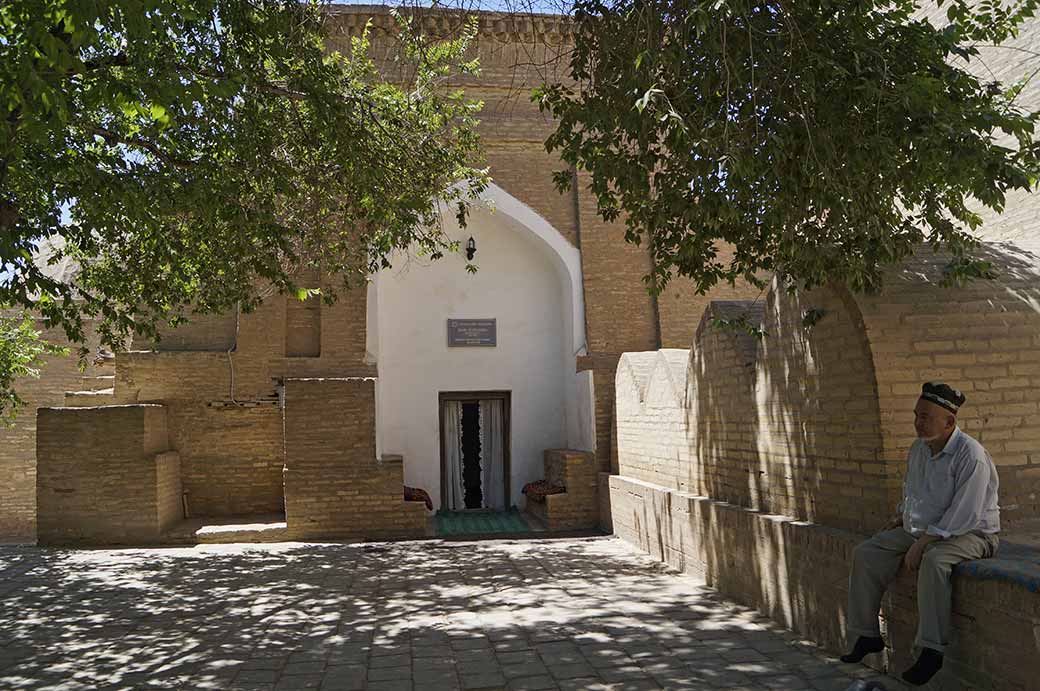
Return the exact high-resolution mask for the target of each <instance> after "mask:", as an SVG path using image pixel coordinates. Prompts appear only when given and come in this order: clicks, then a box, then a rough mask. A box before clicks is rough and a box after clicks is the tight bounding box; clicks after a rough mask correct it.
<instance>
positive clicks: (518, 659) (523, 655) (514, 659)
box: [495, 650, 542, 665]
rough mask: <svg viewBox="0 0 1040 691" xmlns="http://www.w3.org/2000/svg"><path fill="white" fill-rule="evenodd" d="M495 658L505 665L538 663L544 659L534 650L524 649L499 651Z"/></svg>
mask: <svg viewBox="0 0 1040 691" xmlns="http://www.w3.org/2000/svg"><path fill="white" fill-rule="evenodd" d="M495 659H496V660H498V661H499V663H501V664H503V665H538V664H541V662H542V660H541V658H540V657H539V656H538V653H536V652H534V651H533V650H522V651H517V652H512V653H497V654H496V655H495Z"/></svg>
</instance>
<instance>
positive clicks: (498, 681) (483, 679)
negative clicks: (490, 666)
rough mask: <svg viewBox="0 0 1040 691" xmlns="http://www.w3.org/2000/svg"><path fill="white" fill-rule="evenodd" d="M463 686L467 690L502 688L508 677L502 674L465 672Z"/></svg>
mask: <svg viewBox="0 0 1040 691" xmlns="http://www.w3.org/2000/svg"><path fill="white" fill-rule="evenodd" d="M461 676H462V688H463V689H465V690H466V691H478V690H479V689H501V688H503V687H504V686H505V685H506V678H505V677H503V676H502V675H501V674H463V675H461Z"/></svg>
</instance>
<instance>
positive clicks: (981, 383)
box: [857, 243, 1040, 526]
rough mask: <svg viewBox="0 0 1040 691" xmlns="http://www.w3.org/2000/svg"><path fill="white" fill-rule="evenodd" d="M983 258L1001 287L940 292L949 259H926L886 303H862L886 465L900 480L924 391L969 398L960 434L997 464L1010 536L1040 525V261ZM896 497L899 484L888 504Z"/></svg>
mask: <svg viewBox="0 0 1040 691" xmlns="http://www.w3.org/2000/svg"><path fill="white" fill-rule="evenodd" d="M984 256H986V258H988V259H989V260H990V261H992V262H993V263H994V265H995V266H996V267H997V268H998V270H1000V271H1001V277H1000V278H999V279H998V280H997V281H995V282H986V281H982V282H976V283H974V284H970V285H968V286H966V287H962V288H941V287H939V286H938V285H937V283H938V281H939V280H940V278H941V275H942V267H943V265H944V264H945V259H944V258H943V257H937V256H935V255H933V254H931V253H929V252H926V251H923V252H921V253H920V254H919V255H918V257H917V258H916V260H915V261H913V262H911V263H909V264H908V265H907V266H905V267H902V268H901V269H900V270H898V271H893V272H891V274H890V275H889V276H888V278H887V281H888V283H887V284H888V286H889V289H888V290H886V291H885V292H884V293H883V294H882V295H879V296H862V297H857V302H858V304H859V306H860V308H861V310H862V315H863V321H864V326H865V329H866V332H867V337H868V338H869V339H870V347H871V351H872V353H873V357H874V366H875V370H876V372H877V391H878V401H879V407H880V410H881V419H882V434H883V438H884V449H883V459H884V460H885V462H886V463H887V464H888V465H889V466H890V467H894V468H896V469H897V471H898V473H900V474H901V472H902V469H903V467H904V465H905V461H906V454H907V450H908V449H909V445H910V443H911V442H912V441H913V426H912V425H913V414H912V411H913V406H914V403H915V401H916V399H917V397H918V395H919V394H920V391H921V388H920V387H921V382H923V381H929V380H936V379H941V380H944V381H946V382H948V383H949V384H951V385H953V386H956V387H957V388H959V389H961V390H962V391H963V392H964V394H965V395H966V396H967V402H966V403H965V405H964V406H963V407H962V408H961V411H960V413H959V414H958V416H957V420H958V424H959V425H960V426H961V428H962V429H964V431H966V432H967V433H969V434H971V435H972V436H973V437H975V438H976V439H978V440H979V441H980V442H981V443H982V444H983V446H985V447H986V450H987V451H989V453H990V455H991V456H992V457H993V461H994V463H996V464H997V469H998V471H999V473H1000V481H1001V482H1000V500H1001V502H1000V503H1001V521H1002V523H1003V524H1004V525H1005V526H1007V525H1011V524H1013V523H1015V522H1017V521H1021V520H1029V519H1032V518H1036V517H1037V516H1040V498H1038V493H1040V313H1038V312H1037V309H1036V305H1037V304H1040V259H1038V258H1037V257H1040V254H1037V253H1036V252H1034V251H1030V250H1028V249H1024V248H1021V247H1018V246H1016V245H1012V244H1010V243H1001V244H989V245H987V246H986V247H985V250H984ZM899 492H900V482H899V481H898V478H896V480H895V481H894V482H892V483H891V484H890V494H889V497H888V502H889V503H890V504H892V505H894V504H895V503H896V502H897V501H898V499H899Z"/></svg>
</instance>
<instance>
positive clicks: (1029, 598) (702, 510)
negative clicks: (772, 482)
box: [610, 476, 1040, 691]
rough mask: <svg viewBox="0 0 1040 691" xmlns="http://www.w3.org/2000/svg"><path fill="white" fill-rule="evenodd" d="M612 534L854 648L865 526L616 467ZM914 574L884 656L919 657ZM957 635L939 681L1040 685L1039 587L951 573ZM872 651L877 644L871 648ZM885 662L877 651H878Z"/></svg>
mask: <svg viewBox="0 0 1040 691" xmlns="http://www.w3.org/2000/svg"><path fill="white" fill-rule="evenodd" d="M610 497H611V508H612V513H613V524H614V531H615V534H616V535H618V536H619V537H621V538H623V539H624V540H626V541H628V542H630V543H632V544H634V545H638V546H639V547H640V548H641V549H642V550H644V551H646V552H648V553H649V554H651V555H652V556H654V557H655V558H657V559H659V560H661V561H663V562H665V563H667V564H669V565H671V566H673V567H675V568H677V569H681V570H683V571H686V572H690V573H697V574H701V575H703V576H704V577H705V579H706V581H707V583H708V584H709V585H711V586H712V587H715V588H717V589H718V590H719V591H720V592H722V593H723V594H724V595H726V596H729V597H732V598H734V599H735V600H737V601H738V602H741V603H744V604H747V605H750V606H752V607H755V608H757V609H758V610H759V611H761V612H763V613H764V614H766V615H768V616H769V617H770V618H771V619H773V620H774V621H778V622H780V623H782V624H783V625H784V626H787V627H788V628H791V629H793V630H794V631H796V632H797V633H799V634H801V635H803V636H805V637H807V638H810V639H812V640H814V641H817V642H819V643H821V644H823V645H824V646H825V647H826V648H829V649H830V650H833V651H840V650H845V649H847V647H846V646H847V645H848V642H847V641H845V638H844V631H843V621H844V617H843V614H844V607H845V602H846V601H847V597H848V590H847V588H848V586H847V583H848V569H849V564H850V563H851V559H852V550H853V548H854V547H855V546H856V544H857V543H858V542H859V541H860V540H862V539H863V538H862V536H860V535H858V534H855V533H851V532H846V531H842V530H836V529H834V528H826V527H823V526H820V525H817V524H811V523H805V522H799V521H794V520H792V519H790V518H787V517H782V516H776V515H767V514H762V513H759V512H755V511H752V510H749V509H746V508H743V507H738V506H734V505H732V504H726V503H723V502H718V501H714V500H711V499H709V498H707V497H703V496H696V495H693V494H690V493H687V492H681V491H678V490H674V489H670V488H665V487H661V486H659V485H652V484H649V483H645V482H642V481H639V480H634V479H630V478H625V477H619V476H613V477H611V478H610ZM915 591H916V583H915V581H914V579H913V578H911V577H909V576H906V575H905V574H904V575H902V576H900V577H899V578H898V579H897V581H896V582H895V583H894V584H893V587H892V588H891V589H890V591H889V593H890V594H889V596H888V597H886V600H885V603H884V607H883V610H882V616H883V617H884V629H883V631H884V632H885V635H886V639H887V640H888V641H889V642H890V643H891V644H893V648H892V649H891V650H889V651H888V653H887V654H886V657H887V662H888V665H889V668H895V669H904V668H906V667H908V666H909V665H910V664H912V663H913V661H914V658H913V657H912V656H911V655H912V651H911V649H910V648H911V646H910V643H911V642H912V641H913V638H914V632H915V627H916V620H917V604H916V599H915ZM953 626H954V631H953V641H952V645H951V646H950V648H948V650H947V653H946V662H945V664H944V667H943V673H942V677H941V681H942V688H943V689H948V690H950V691H954V690H959V689H991V690H993V691H997V690H999V691H1012V690H1020V691H1024V690H1025V689H1029V688H1034V687H1035V680H1036V675H1037V674H1038V673H1040V665H1038V662H1037V661H1038V660H1040V655H1038V653H1040V644H1038V643H1037V641H1036V639H1035V636H1033V635H1031V634H1032V632H1033V631H1034V630H1035V629H1036V627H1038V626H1040V603H1038V602H1037V597H1036V594H1035V593H1033V592H1030V590H1029V589H1028V588H1026V587H1025V586H1024V585H1021V584H1019V583H1016V582H1013V581H992V580H987V581H983V580H978V579H976V578H974V577H972V576H971V575H965V574H959V575H955V577H954V616H953ZM872 657H875V656H872ZM873 661H874V662H878V660H876V659H875V660H873Z"/></svg>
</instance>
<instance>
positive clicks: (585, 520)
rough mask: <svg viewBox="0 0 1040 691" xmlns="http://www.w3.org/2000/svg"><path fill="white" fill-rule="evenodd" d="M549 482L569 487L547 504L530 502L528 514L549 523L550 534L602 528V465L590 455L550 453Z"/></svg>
mask: <svg viewBox="0 0 1040 691" xmlns="http://www.w3.org/2000/svg"><path fill="white" fill-rule="evenodd" d="M543 462H544V466H545V480H546V482H548V483H549V484H551V485H560V486H561V487H566V488H567V491H566V492H564V493H562V494H550V495H548V496H547V497H545V501H544V502H538V501H531V500H530V499H528V500H527V510H528V511H529V512H530V513H532V514H534V515H535V516H537V517H538V518H539V519H541V520H542V521H544V522H545V524H546V526H547V527H548V528H549V530H583V529H586V528H595V527H596V526H597V525H599V514H600V506H599V464H598V463H597V462H596V456H595V455H594V454H593V453H592V452H590V451H575V450H572V449H547V450H546V451H545V455H544V461H543Z"/></svg>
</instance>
